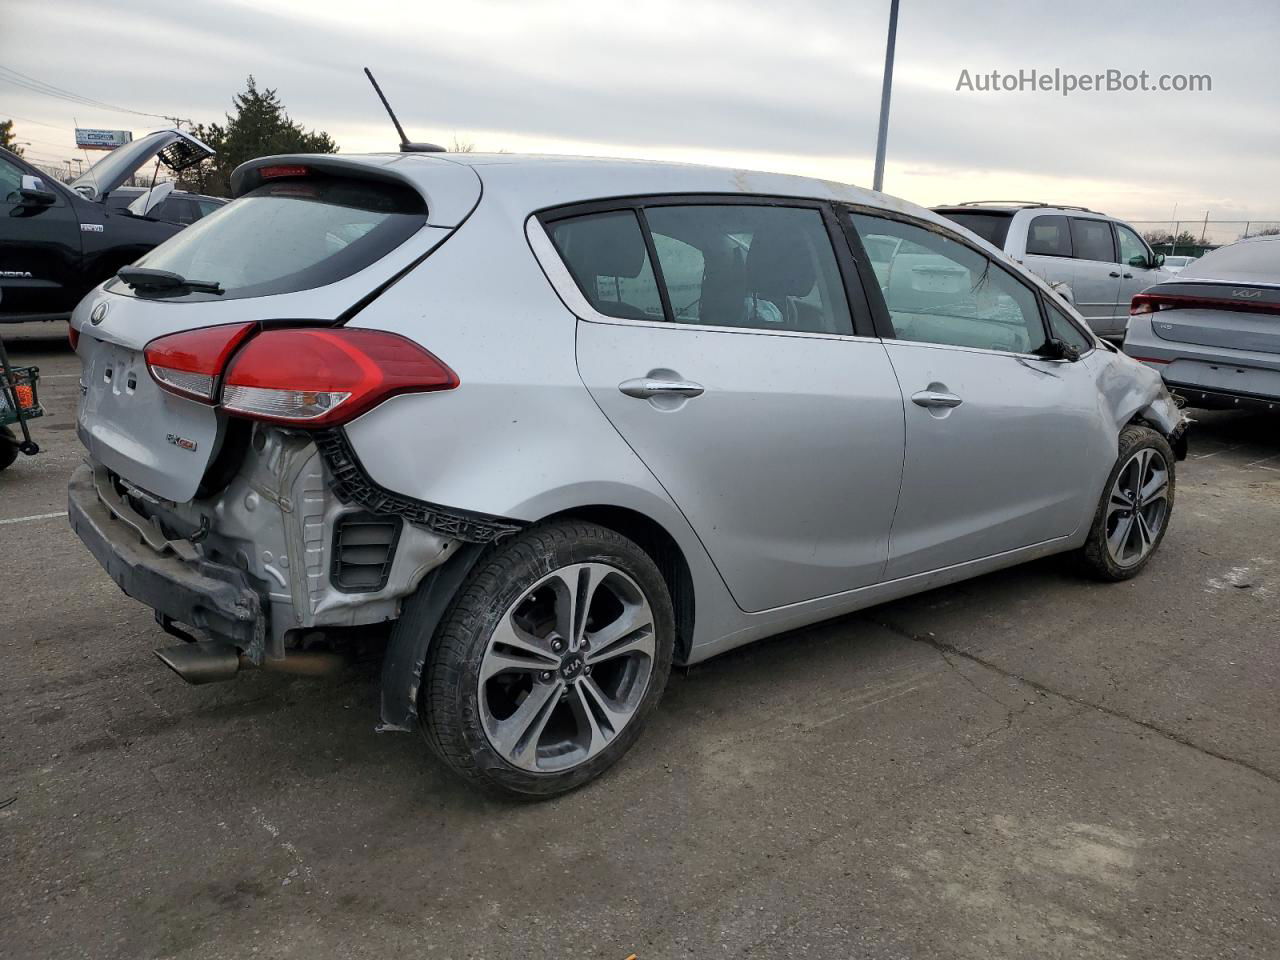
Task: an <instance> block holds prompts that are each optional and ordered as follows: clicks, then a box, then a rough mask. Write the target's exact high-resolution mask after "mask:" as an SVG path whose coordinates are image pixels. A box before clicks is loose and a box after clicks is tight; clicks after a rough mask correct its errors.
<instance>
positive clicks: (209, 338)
mask: <svg viewBox="0 0 1280 960" xmlns="http://www.w3.org/2000/svg"><path fill="white" fill-rule="evenodd" d="M254 326H255V325H254V324H252V323H231V324H227V325H225V326H220V327H201V328H200V329H199V330H185V331H183V332H182V333H172V334H169V335H168V336H164V337H157V338H156V339H155V340H152V341H151V342H150V343H148V344H147V346H146V349H145V350H144V355H145V357H146V360H147V369H148V370H150V371H151V377H152V379H154V380H155V382H156V383H158V384H159V385H160V386H161V387H162V388H164V389H165V390H168V391H169V392H170V393H176V394H177V395H178V396H180V397H188V398H190V399H192V400H199V401H201V402H202V403H213V402H214V399H215V398H216V397H217V392H218V377H219V376H220V375H221V374H222V370H223V368H224V367H225V366H226V365H227V359H228V358H229V357H230V356H231V354H232V353H234V352H235V349H236V347H238V346H239V345H240V344H241V343H242V342H243V341H244V339H245V338H246V337H247V336H249V334H250V332H251V331H252V330H253V328H254Z"/></svg>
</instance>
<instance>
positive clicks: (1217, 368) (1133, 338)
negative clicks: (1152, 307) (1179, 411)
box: [1124, 317, 1280, 410]
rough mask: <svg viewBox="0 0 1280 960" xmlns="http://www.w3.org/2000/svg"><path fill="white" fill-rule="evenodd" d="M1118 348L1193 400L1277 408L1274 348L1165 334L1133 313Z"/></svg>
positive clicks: (1278, 361)
mask: <svg viewBox="0 0 1280 960" xmlns="http://www.w3.org/2000/svg"><path fill="white" fill-rule="evenodd" d="M1124 352H1125V353H1127V354H1128V355H1129V356H1131V357H1133V358H1134V359H1135V360H1138V361H1140V362H1142V363H1144V364H1146V365H1147V366H1148V367H1150V368H1151V369H1153V370H1155V371H1157V372H1158V373H1159V374H1160V376H1161V378H1162V379H1163V380H1164V382H1165V385H1166V386H1167V387H1168V388H1169V390H1170V391H1172V392H1173V393H1175V394H1178V395H1179V396H1181V397H1184V398H1185V399H1186V400H1187V402H1188V403H1190V404H1192V405H1193V406H1197V407H1207V408H1212V409H1259V410H1280V354H1275V353H1265V352H1260V351H1253V350H1234V349H1231V348H1228V347H1222V346H1206V345H1203V344H1197V343H1188V342H1184V341H1178V340H1166V339H1164V338H1162V337H1158V336H1156V334H1155V333H1154V331H1152V329H1151V321H1150V320H1149V319H1148V318H1146V317H1135V318H1134V320H1133V323H1132V325H1131V326H1130V329H1129V336H1128V338H1127V339H1126V340H1125V343H1124Z"/></svg>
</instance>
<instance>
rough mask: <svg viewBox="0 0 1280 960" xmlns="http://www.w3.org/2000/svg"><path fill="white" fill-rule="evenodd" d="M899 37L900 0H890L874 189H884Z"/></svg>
mask: <svg viewBox="0 0 1280 960" xmlns="http://www.w3.org/2000/svg"><path fill="white" fill-rule="evenodd" d="M897 39H898V0H889V43H888V45H887V46H886V47H885V51H884V86H883V87H882V88H881V90H880V133H879V135H878V136H877V137H876V171H875V175H874V176H873V177H872V180H871V189H872V190H876V191H879V190H883V189H884V148H885V141H886V140H888V138H889V93H890V91H891V90H892V89H893V48H894V45H895V44H896V43H897Z"/></svg>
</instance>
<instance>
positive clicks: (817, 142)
mask: <svg viewBox="0 0 1280 960" xmlns="http://www.w3.org/2000/svg"><path fill="white" fill-rule="evenodd" d="M886 8H887V0H886V2H874V3H862V4H856V3H852V2H850V0H840V2H836V0H792V2H791V3H788V4H781V3H778V4H769V5H763V4H756V5H747V4H743V3H740V2H732V0H703V2H695V0H688V2H686V3H684V4H679V5H676V4H660V5H653V4H644V3H605V2H603V0H601V2H599V3H596V4H592V5H589V6H588V5H583V4H576V3H575V4H568V5H567V4H565V3H555V2H550V0H524V2H520V3H515V2H512V0H489V2H474V3H470V4H458V3H450V4H447V5H446V4H437V3H406V4H404V5H402V7H400V8H399V10H398V11H397V12H396V13H395V14H394V15H389V16H383V15H382V14H380V13H379V12H378V11H379V10H380V9H381V8H362V7H360V6H358V5H347V6H346V10H347V11H349V13H348V16H349V20H348V22H346V23H338V22H335V21H333V20H330V19H325V18H324V17H323V16H310V15H307V14H306V13H305V12H299V13H297V14H294V13H290V12H286V11H287V10H288V8H287V7H286V8H276V9H264V8H262V7H249V6H246V5H242V4H239V3H231V2H216V3H202V4H187V5H184V6H175V5H173V4H172V3H168V2H159V0H120V2H117V3H115V4H113V5H112V15H111V16H110V17H107V16H106V15H105V14H104V8H103V7H102V6H101V5H100V4H87V3H74V2H71V3H68V2H64V3H59V4H58V5H57V6H50V5H47V4H44V5H40V4H35V3H32V2H30V0H11V2H10V4H9V5H8V9H7V13H6V19H7V21H8V25H9V27H10V28H11V29H7V30H6V39H5V40H4V41H3V47H4V49H3V57H2V59H3V61H4V62H5V63H7V64H9V65H11V66H13V67H14V68H16V69H19V70H22V71H24V72H26V73H30V74H32V75H34V76H38V77H40V78H42V79H45V80H49V81H51V82H54V83H58V84H60V85H62V86H64V87H68V88H70V89H72V90H76V91H79V92H82V93H85V94H88V95H90V96H95V97H101V98H102V99H104V100H110V101H114V102H123V103H125V104H128V105H138V106H140V107H141V108H142V109H148V110H150V109H155V110H158V111H160V112H169V111H171V110H172V111H177V112H178V113H180V114H181V115H183V116H190V117H193V118H195V119H197V120H209V119H218V118H220V117H221V115H222V113H224V112H225V111H226V110H227V109H228V108H229V106H230V96H231V94H232V93H233V92H234V91H236V90H238V89H239V88H240V87H241V86H242V83H243V79H244V77H245V75H247V74H249V73H254V74H255V75H256V76H257V77H258V79H259V81H260V82H261V83H262V84H265V85H268V86H275V87H278V88H279V89H280V92H281V95H282V97H283V99H284V101H285V102H286V104H287V105H288V107H289V109H290V111H291V113H292V114H293V115H294V117H295V119H297V120H299V121H300V122H302V123H304V124H306V125H308V126H315V127H320V128H323V129H326V130H328V131H329V132H330V133H332V134H333V135H334V136H335V137H336V138H337V139H338V141H339V142H340V143H341V142H342V141H343V139H344V130H346V131H348V132H351V131H355V130H365V129H367V128H368V125H370V124H378V123H381V122H382V119H383V118H382V115H381V113H380V110H379V109H378V107H377V104H376V102H375V101H374V100H373V97H372V95H371V92H370V91H369V90H368V88H367V86H366V84H365V81H364V79H363V77H362V75H361V74H360V72H359V70H360V67H362V66H364V65H366V64H367V65H369V66H372V67H373V68H374V70H375V72H376V73H377V74H378V75H379V78H380V79H381V81H382V82H383V85H384V87H386V88H387V90H388V93H389V94H390V95H391V97H392V100H393V102H394V103H395V105H396V107H397V110H398V112H399V113H400V114H401V118H402V120H404V121H405V123H406V125H407V126H408V127H409V128H410V129H411V130H412V131H413V132H414V134H415V135H416V136H419V137H421V138H423V139H447V135H448V132H449V131H452V130H459V131H475V130H489V131H499V132H506V133H508V134H510V135H522V136H526V137H530V138H538V137H546V138H553V139H561V140H565V139H567V140H582V141H591V142H596V143H606V144H616V145H618V146H619V147H620V148H627V147H630V148H636V147H639V148H645V147H672V146H674V147H680V146H684V147H688V148H697V149H716V150H724V151H743V152H752V153H773V154H780V155H795V156H800V157H804V156H837V157H840V156H843V157H849V158H850V162H851V169H850V171H849V178H850V179H858V180H865V179H866V178H867V177H866V170H865V166H864V164H865V160H866V158H867V157H868V156H869V155H870V153H871V152H872V150H873V148H874V136H875V123H876V112H877V110H878V106H879V71H880V65H881V60H882V57H883V52H884V28H885V19H886ZM299 9H300V10H301V9H302V8H299ZM460 17H462V18H467V19H469V20H470V21H471V22H472V25H473V29H471V30H460V29H456V28H455V27H454V26H452V25H451V24H450V23H449V22H447V19H448V18H451V19H452V20H455V21H456V20H457V19H458V18H460ZM516 19H518V20H519V21H520V23H521V24H525V25H526V26H522V29H521V31H520V32H513V31H512V30H510V29H507V28H506V25H507V24H508V23H509V22H511V21H512V20H516ZM486 27H488V28H489V29H485V28H486ZM73 33H74V34H75V35H79V36H82V40H81V41H78V42H76V43H67V42H66V40H65V38H66V37H67V36H68V35H72V34H73ZM18 36H21V37H22V38H23V40H22V42H21V43H18V42H16V41H15V40H14V38H15V37H18ZM1278 36H1280V5H1275V4H1269V3H1261V2H1257V3H1246V2H1243V0H1220V2H1217V3H1215V4H1213V5H1212V7H1211V8H1210V9H1206V5H1204V4H1202V3H1180V2H1174V3H1163V4H1161V5H1160V6H1158V7H1148V8H1144V9H1143V10H1141V11H1136V12H1135V11H1132V10H1125V9H1121V8H1120V7H1118V6H1116V5H1115V4H1113V3H1089V4H1063V3H1061V2H1032V0H1022V2H1014V0H993V2H987V3H984V4H982V5H976V4H960V3H944V2H939V0H929V2H926V0H903V10H902V16H901V21H900V27H899V52H898V81H897V84H896V86H895V92H894V110H893V123H892V127H891V133H890V161H891V164H897V165H902V166H904V167H905V166H914V167H922V166H927V167H928V168H929V169H930V170H934V171H943V172H945V171H947V170H955V171H968V170H996V171H1009V172H1018V173H1023V174H1029V175H1038V176H1041V177H1046V178H1067V177H1071V178H1088V179H1096V180H1104V179H1105V180H1119V181H1125V182H1132V183H1134V184H1147V183H1149V182H1151V180H1152V178H1159V179H1160V180H1161V181H1163V182H1164V183H1166V184H1168V185H1169V188H1170V191H1171V193H1174V194H1176V193H1177V192H1178V191H1182V192H1194V193H1196V194H1197V195H1198V196H1215V197H1216V196H1221V197H1223V198H1224V202H1231V203H1236V204H1238V205H1241V206H1242V207H1246V206H1247V207H1249V208H1253V209H1255V210H1256V213H1257V214H1259V215H1261V214H1264V213H1268V212H1269V213H1271V215H1280V187H1277V186H1276V185H1275V184H1274V182H1273V181H1274V176H1273V174H1272V168H1273V167H1274V162H1273V160H1272V158H1273V157H1274V156H1276V154H1277V149H1278V148H1280V124H1277V123H1276V122H1275V120H1276V119H1277V116H1276V114H1277V109H1276V98H1275V92H1274V78H1273V73H1274V67H1273V66H1272V64H1273V62H1274V55H1273V52H1272V51H1273V48H1274V43H1275V40H1276V38H1277V37H1278ZM84 37H87V38H89V40H88V42H84V40H83V38H84ZM90 51H91V55H90ZM1030 67H1036V68H1039V69H1042V70H1043V69H1052V68H1053V67H1061V68H1063V69H1065V70H1072V71H1079V72H1086V71H1091V70H1100V69H1105V68H1108V67H1117V68H1120V69H1125V70H1133V71H1134V72H1136V71H1137V70H1140V69H1147V70H1149V71H1151V72H1152V73H1154V74H1158V73H1163V72H1169V73H1174V72H1185V73H1209V74H1211V75H1212V76H1213V82H1214V90H1213V92H1212V93H1208V94H1183V95H1175V94H1169V95H1162V96H1156V95H1152V94H1145V95H1144V94H1130V95H1121V94H1077V95H1075V96H1072V97H1069V98H1062V97H1058V96H1055V95H1052V94H1044V93H1040V94H1031V93H1022V94H977V93H963V92H956V91H955V90H954V89H953V87H954V83H955V79H956V77H957V76H958V75H959V72H960V70H961V69H962V68H967V69H969V70H971V71H975V72H976V71H982V70H985V71H989V70H991V69H1001V70H1017V69H1019V68H1030ZM10 103H12V104H14V106H13V112H14V113H18V114H20V115H24V116H27V117H32V118H34V119H48V120H49V122H66V120H67V119H68V118H69V117H70V116H71V115H72V114H87V113H90V111H85V110H80V109H79V108H75V107H72V106H71V105H69V104H59V103H58V102H56V101H52V100H44V99H37V98H34V97H28V96H26V95H25V94H23V93H22V92H21V91H17V90H15V89H14V88H12V87H5V86H2V85H0V113H3V112H4V110H5V105H6V104H10ZM19 105H20V106H21V107H22V109H21V110H19V109H18V106H19ZM152 105H154V106H152ZM37 111H38V112H37ZM104 121H110V122H112V123H124V122H129V118H127V117H120V116H115V115H110V116H108V115H103V116H102V117H95V119H94V120H93V122H104ZM134 121H136V123H135V125H136V126H138V127H139V128H140V127H141V126H144V125H145V123H146V121H143V120H142V118H134ZM81 122H86V121H85V119H84V117H83V116H81ZM353 135H354V134H353ZM391 142H392V140H391V136H390V128H389V127H388V137H387V145H388V146H390V144H391Z"/></svg>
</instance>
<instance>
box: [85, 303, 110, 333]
mask: <svg viewBox="0 0 1280 960" xmlns="http://www.w3.org/2000/svg"><path fill="white" fill-rule="evenodd" d="M108 307H109V305H108V303H107V302H106V301H105V300H103V301H102V302H101V303H100V304H98V305H97V306H96V307H94V308H93V312H92V313H91V314H89V322H90V323H92V324H93V325H94V326H95V327H96V326H97V325H98V324H100V323H101V322H102V321H103V320H104V319H105V318H106V316H107V310H108Z"/></svg>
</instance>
